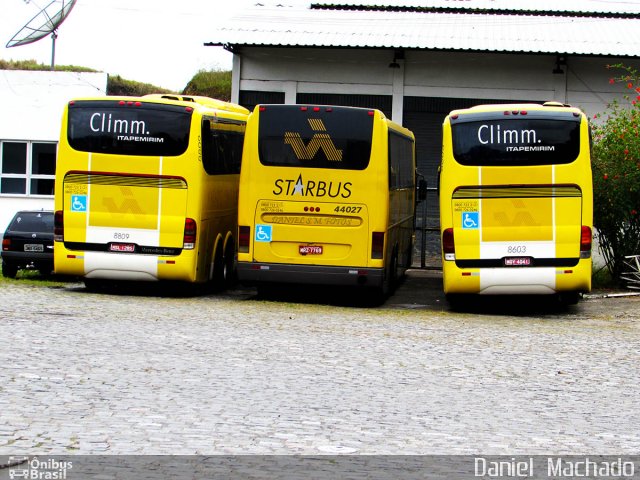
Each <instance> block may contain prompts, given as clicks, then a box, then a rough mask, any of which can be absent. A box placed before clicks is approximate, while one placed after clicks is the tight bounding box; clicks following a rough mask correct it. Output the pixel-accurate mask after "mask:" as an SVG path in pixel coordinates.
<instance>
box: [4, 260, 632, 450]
mask: <svg viewBox="0 0 640 480" xmlns="http://www.w3.org/2000/svg"><path fill="white" fill-rule="evenodd" d="M132 293H133V294H132ZM145 293H146V294H145V295H142V294H136V293H135V292H131V291H129V290H126V291H120V292H113V293H108V294H94V293H89V292H87V291H86V290H85V288H84V286H83V285H82V284H80V283H74V282H70V283H65V284H62V285H48V284H44V285H39V284H37V283H34V282H30V283H27V282H21V281H20V280H17V281H7V282H5V283H3V284H2V285H1V286H0V321H1V322H2V332H3V334H2V336H1V337H0V364H1V365H2V369H1V370H0V417H1V421H0V455H13V454H21V455H34V454H105V453H107V454H207V455H209V454H305V455H315V454H332V453H335V454H341V453H354V454H472V453H479V452H480V453H483V454H487V455H488V454H508V455H511V454H536V453H540V454H549V453H553V454H585V453H598V454H615V455H620V454H633V453H637V452H638V451H640V411H639V410H638V408H637V399H638V398H640V384H639V383H638V378H640V361H639V360H640V327H639V322H638V320H639V317H640V298H639V297H629V296H610V295H607V293H606V292H597V291H596V292H594V293H593V295H592V296H590V297H589V298H587V299H585V300H583V301H581V302H580V303H579V304H578V305H576V306H572V307H566V308H560V307H558V306H556V305H553V304H552V303H541V302H540V301H539V299H520V300H519V301H517V302H512V303H509V304H506V303H504V302H503V301H502V300H500V299H494V300H493V301H492V302H484V303H482V304H478V305H472V306H470V308H469V309H467V310H466V311H464V312H452V311H450V310H449V308H448V306H447V304H446V301H445V300H444V297H443V296H442V293H441V279H440V278H439V275H438V273H437V272H428V271H420V270H415V271H410V272H409V278H408V279H407V280H406V281H405V282H404V284H403V285H401V287H400V288H399V290H398V291H397V292H396V294H395V295H393V296H392V297H391V298H390V299H388V300H387V301H386V302H385V303H384V305H382V306H378V307H367V306H361V305H355V306H354V305H352V304H350V302H349V300H348V298H349V293H348V292H347V293H346V294H345V293H344V292H341V295H340V296H338V295H337V292H334V294H331V292H329V293H327V292H321V294H317V292H314V294H313V295H304V294H301V293H300V292H298V293H297V294H296V295H295V296H291V295H287V294H283V295H278V296H277V298H270V297H259V296H257V295H256V292H255V290H252V289H248V288H237V289H236V290H233V291H231V292H226V293H224V294H219V295H213V294H211V295H205V296H195V297H188V296H166V295H165V296H158V295H153V294H149V292H145Z"/></svg>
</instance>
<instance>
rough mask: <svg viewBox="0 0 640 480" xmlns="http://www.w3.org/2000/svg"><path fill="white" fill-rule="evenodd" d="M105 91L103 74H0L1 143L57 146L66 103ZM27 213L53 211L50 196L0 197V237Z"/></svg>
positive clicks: (2, 72) (96, 95)
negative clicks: (20, 212) (17, 214)
mask: <svg viewBox="0 0 640 480" xmlns="http://www.w3.org/2000/svg"><path fill="white" fill-rule="evenodd" d="M106 89H107V74H106V73H74V72H47V71H44V72H31V71H21V70H0V105H1V106H2V107H1V108H0V140H26V141H41V142H49V141H54V142H57V141H58V138H59V136H60V119H61V116H62V111H63V107H64V105H65V104H66V102H68V101H69V100H70V99H72V98H78V97H102V96H105V95H106ZM26 209H45V210H53V196H34V197H29V196H25V195H0V235H1V234H2V232H4V230H5V229H6V227H7V225H8V223H9V221H10V220H11V219H12V218H13V215H14V213H15V212H16V211H17V210H26Z"/></svg>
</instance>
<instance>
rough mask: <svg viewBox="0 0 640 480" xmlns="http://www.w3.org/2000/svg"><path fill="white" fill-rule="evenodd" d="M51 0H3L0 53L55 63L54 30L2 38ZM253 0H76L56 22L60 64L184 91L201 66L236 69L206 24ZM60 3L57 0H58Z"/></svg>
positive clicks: (9, 57) (0, 1)
mask: <svg viewBox="0 0 640 480" xmlns="http://www.w3.org/2000/svg"><path fill="white" fill-rule="evenodd" d="M51 1H52V0H0V47H1V48H2V50H1V53H0V58H2V59H3V60H35V61H36V62H38V63H42V64H45V65H50V64H51V50H52V48H51V47H52V41H51V37H50V36H47V37H44V38H42V39H41V40H38V41H37V42H35V43H32V44H29V45H23V46H17V47H11V48H5V45H6V44H7V42H9V40H11V39H12V38H13V36H14V35H15V34H16V33H18V31H20V30H21V29H22V27H23V26H24V25H25V24H27V23H28V22H29V21H30V20H31V19H32V18H33V17H35V16H36V15H38V13H39V12H40V10H41V9H42V8H44V7H46V6H47V5H48V4H49V3H50V2H51ZM250 1H251V0H172V1H169V0H77V2H76V4H75V6H74V7H73V9H72V10H71V13H70V14H69V16H68V17H67V19H66V20H65V21H64V23H63V24H62V25H61V26H60V28H59V29H58V38H57V40H56V48H55V64H56V65H77V66H82V67H89V68H92V69H95V70H97V71H101V72H106V73H108V74H110V75H120V76H121V77H123V78H125V79H127V80H135V81H139V82H145V83H151V84H153V85H155V86H158V87H164V88H167V89H170V90H173V91H178V92H179V91H181V90H182V89H183V88H184V87H185V86H186V85H187V83H188V82H189V80H191V78H192V77H193V76H194V75H195V74H196V73H197V72H198V71H199V70H212V69H222V70H231V62H232V55H231V54H230V53H229V52H226V51H225V50H224V49H223V48H222V47H205V46H204V45H203V44H204V43H205V42H208V41H210V39H209V38H208V37H207V31H211V29H212V28H213V27H214V26H215V25H217V24H219V22H221V21H224V20H225V19H227V18H229V17H230V16H231V15H233V14H234V13H235V12H238V11H240V10H241V9H242V8H244V7H246V6H247V5H248V4H249V3H250ZM57 3H58V4H60V0H57Z"/></svg>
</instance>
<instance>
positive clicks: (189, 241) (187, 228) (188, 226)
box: [182, 218, 198, 250]
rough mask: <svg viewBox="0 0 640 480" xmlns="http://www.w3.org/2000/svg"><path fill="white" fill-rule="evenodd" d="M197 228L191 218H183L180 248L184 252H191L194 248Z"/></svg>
mask: <svg viewBox="0 0 640 480" xmlns="http://www.w3.org/2000/svg"><path fill="white" fill-rule="evenodd" d="M197 231H198V227H197V225H196V221H195V220H194V219H193V218H185V220H184V237H183V240H182V242H183V245H182V248H183V249H185V250H193V249H194V248H195V246H196V233H197Z"/></svg>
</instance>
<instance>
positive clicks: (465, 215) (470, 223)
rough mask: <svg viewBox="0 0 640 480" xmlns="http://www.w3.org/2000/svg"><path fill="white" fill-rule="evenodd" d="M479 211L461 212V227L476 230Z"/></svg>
mask: <svg viewBox="0 0 640 480" xmlns="http://www.w3.org/2000/svg"><path fill="white" fill-rule="evenodd" d="M478 213H479V212H462V229H463V230H477V229H478V228H479V221H480V220H479V215H478Z"/></svg>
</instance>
